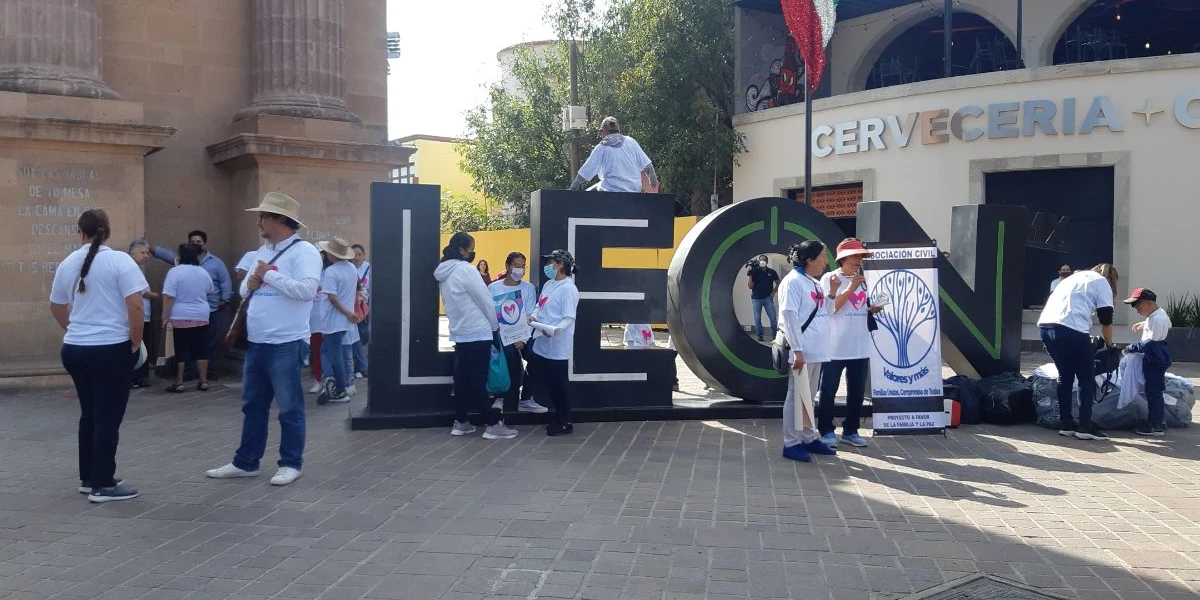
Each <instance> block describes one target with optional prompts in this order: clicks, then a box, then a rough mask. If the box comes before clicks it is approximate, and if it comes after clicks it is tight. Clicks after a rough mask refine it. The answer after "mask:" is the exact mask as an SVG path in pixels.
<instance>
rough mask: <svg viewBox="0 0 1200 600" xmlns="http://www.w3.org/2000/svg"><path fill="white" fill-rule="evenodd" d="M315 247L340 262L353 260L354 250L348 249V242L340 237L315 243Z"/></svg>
mask: <svg viewBox="0 0 1200 600" xmlns="http://www.w3.org/2000/svg"><path fill="white" fill-rule="evenodd" d="M317 247H319V248H320V249H321V250H323V251H324V252H325V253H326V254H328V255H330V256H336V257H338V258H340V259H342V260H350V259H352V258H354V249H353V248H351V247H350V242H347V241H346V240H345V239H343V238H340V237H335V238H333V239H331V240H322V241H320V242H317Z"/></svg>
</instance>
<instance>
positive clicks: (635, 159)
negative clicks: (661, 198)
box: [571, 117, 658, 194]
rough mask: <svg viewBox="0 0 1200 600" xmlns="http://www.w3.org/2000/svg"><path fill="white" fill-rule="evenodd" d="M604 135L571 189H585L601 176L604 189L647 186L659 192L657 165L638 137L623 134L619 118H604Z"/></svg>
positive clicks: (638, 189)
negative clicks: (644, 183)
mask: <svg viewBox="0 0 1200 600" xmlns="http://www.w3.org/2000/svg"><path fill="white" fill-rule="evenodd" d="M600 135H601V136H604V137H603V139H601V140H600V143H599V144H596V147H595V148H592V153H591V155H590V156H588V159H587V161H586V162H584V163H583V166H582V167H580V168H579V173H578V174H577V175H576V176H575V181H573V182H572V183H571V189H572V190H582V189H583V188H584V186H585V185H587V183H588V182H589V181H591V180H592V178H594V177H596V176H597V175H598V176H600V191H602V192H640V191H642V190H643V187H644V189H645V191H647V192H650V193H652V194H654V193H658V174H657V173H655V172H654V164H653V163H652V162H651V161H650V157H649V156H646V153H645V152H644V151H642V146H641V145H640V144H638V142H637V140H635V139H633V138H631V137H629V136H627V135H621V124H620V123H618V122H617V119H616V117H605V118H604V121H602V122H601V123H600ZM643 175H645V181H646V184H647V185H645V186H643V181H642V176H643Z"/></svg>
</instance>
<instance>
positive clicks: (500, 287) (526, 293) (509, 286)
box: [488, 252, 550, 413]
mask: <svg viewBox="0 0 1200 600" xmlns="http://www.w3.org/2000/svg"><path fill="white" fill-rule="evenodd" d="M525 262H526V259H525V255H524V254H522V253H520V252H510V253H509V254H508V257H507V258H505V259H504V276H503V277H501V278H500V279H497V280H496V281H493V282H492V284H491V285H489V286H488V292H489V293H491V295H492V299H493V300H495V299H496V298H499V297H502V296H505V295H508V294H513V293H516V294H517V297H518V298H520V314H516V315H511V316H510V315H508V314H504V315H503V319H504V320H505V322H506V323H507V324H510V325H512V324H520V323H523V322H525V320H526V319H528V317H529V313H530V312H531V311H533V309H534V307H535V306H537V300H538V293H537V288H535V287H533V284H532V283H529V282H528V281H525ZM504 308H508V309H512V308H515V307H513V306H512V305H505V306H504ZM497 310H499V309H497ZM497 315H498V316H499V313H497ZM528 341H529V340H514V341H513V342H512V343H510V344H508V345H507V346H505V347H504V357H505V358H506V359H507V360H508V378H509V381H510V382H511V383H512V385H511V386H510V387H509V389H508V392H507V393H505V394H502V395H501V396H500V397H498V398H496V399H495V401H493V402H492V409H493V410H495V409H496V408H499V409H500V410H506V409H507V410H510V411H517V410H520V411H524V412H532V413H545V412H550V409H548V408H546V407H545V406H542V405H541V404H538V403H537V401H536V400H534V399H533V396H532V394H527V393H525V392H523V391H522V387H521V384H522V383H524V384H525V387H526V388H528V387H529V383H530V382H528V381H524V377H523V376H524V373H525V368H524V366H523V365H522V364H521V359H522V358H523V357H527V356H528V351H529V348H527V347H526V345H525V344H526V342H528ZM497 404H499V407H497ZM505 405H507V406H505Z"/></svg>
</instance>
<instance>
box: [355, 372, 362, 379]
mask: <svg viewBox="0 0 1200 600" xmlns="http://www.w3.org/2000/svg"><path fill="white" fill-rule="evenodd" d="M354 378H355V379H362V378H363V374H362V373H355V374H354Z"/></svg>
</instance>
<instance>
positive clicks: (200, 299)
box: [162, 265, 216, 323]
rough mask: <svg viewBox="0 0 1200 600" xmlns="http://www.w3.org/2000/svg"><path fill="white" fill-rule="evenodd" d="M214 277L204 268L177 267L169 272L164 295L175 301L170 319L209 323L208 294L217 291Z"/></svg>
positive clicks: (192, 266)
mask: <svg viewBox="0 0 1200 600" xmlns="http://www.w3.org/2000/svg"><path fill="white" fill-rule="evenodd" d="M215 287H216V286H214V285H213V280H212V277H211V276H210V275H209V274H208V271H205V270H204V267H200V266H197V265H176V266H174V267H171V270H170V271H167V278H166V279H165V280H164V281H163V292H162V293H163V295H165V296H170V297H172V298H174V299H175V303H174V304H173V305H171V314H169V315H167V318H168V319H179V320H185V321H203V322H205V323H207V322H208V313H209V310H208V294H209V293H210V292H212V291H213V289H215Z"/></svg>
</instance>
